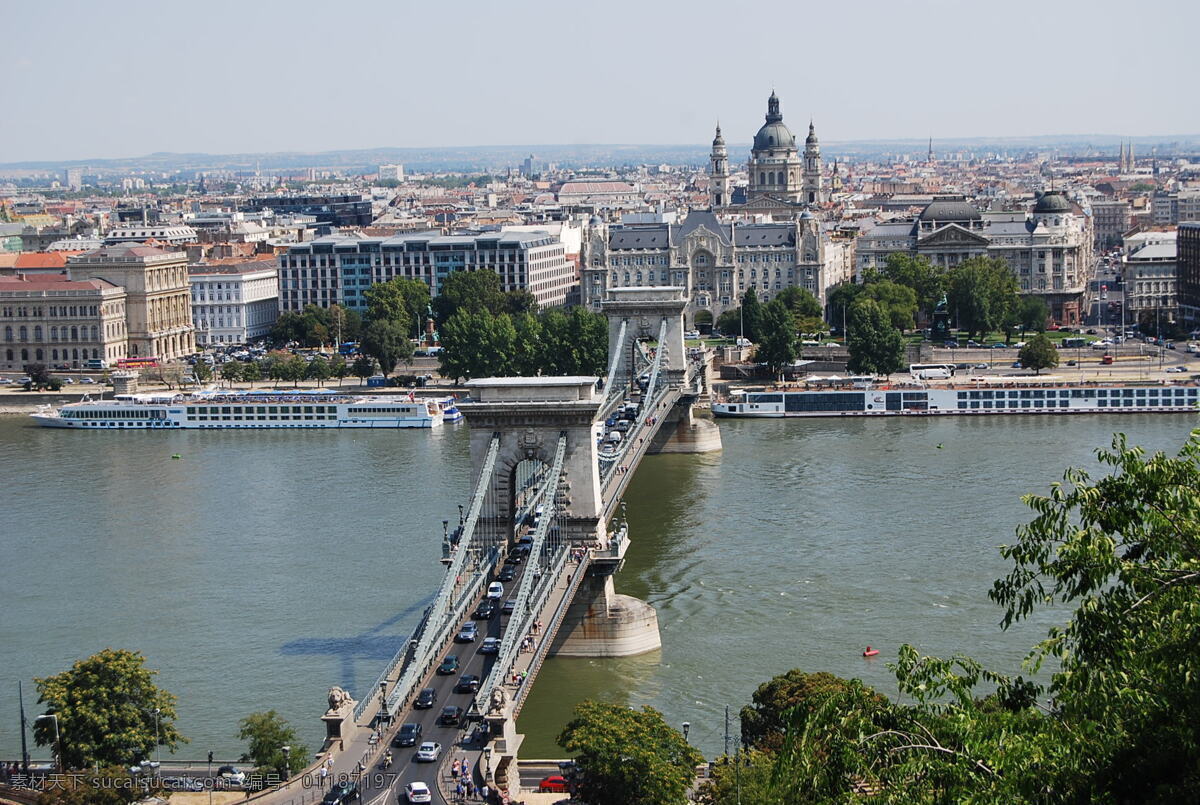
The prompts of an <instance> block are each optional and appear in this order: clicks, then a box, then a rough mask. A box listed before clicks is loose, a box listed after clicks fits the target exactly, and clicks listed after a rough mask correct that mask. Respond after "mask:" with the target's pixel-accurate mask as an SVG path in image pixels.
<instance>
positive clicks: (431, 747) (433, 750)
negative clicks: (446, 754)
mask: <svg viewBox="0 0 1200 805" xmlns="http://www.w3.org/2000/svg"><path fill="white" fill-rule="evenodd" d="M441 754H442V745H441V744H440V743H437V742H436V741H425V742H424V743H422V744H421V745H420V746H418V747H417V754H416V755H415V756H414V757H415V759H416V760H417V761H419V762H421V763H436V762H437V759H438V756H440V755H441Z"/></svg>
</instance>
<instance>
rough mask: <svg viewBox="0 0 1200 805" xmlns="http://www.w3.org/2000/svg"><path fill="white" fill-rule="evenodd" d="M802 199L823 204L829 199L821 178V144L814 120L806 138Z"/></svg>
mask: <svg viewBox="0 0 1200 805" xmlns="http://www.w3.org/2000/svg"><path fill="white" fill-rule="evenodd" d="M801 199H802V200H803V201H804V203H806V204H821V203H823V202H826V201H828V200H829V196H828V194H827V193H826V192H825V188H824V187H823V183H822V180H821V144H820V142H818V141H817V131H816V129H815V128H813V124H812V121H809V124H808V137H807V138H805V140H804V182H803V186H802V188H801Z"/></svg>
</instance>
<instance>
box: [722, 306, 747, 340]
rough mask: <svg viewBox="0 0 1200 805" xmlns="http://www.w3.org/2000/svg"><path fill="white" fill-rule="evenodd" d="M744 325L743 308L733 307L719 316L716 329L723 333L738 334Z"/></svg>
mask: <svg viewBox="0 0 1200 805" xmlns="http://www.w3.org/2000/svg"><path fill="white" fill-rule="evenodd" d="M741 327H742V308H741V307H740V306H739V307H731V308H729V309H728V310H726V311H725V312H724V313H722V314H721V315H720V316H717V324H716V329H717V332H719V333H721V334H722V335H738V334H740V333H741V331H742V330H741Z"/></svg>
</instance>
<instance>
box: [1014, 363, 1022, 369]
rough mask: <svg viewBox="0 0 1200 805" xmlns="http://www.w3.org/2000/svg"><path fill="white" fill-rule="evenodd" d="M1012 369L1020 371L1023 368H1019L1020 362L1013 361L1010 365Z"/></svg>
mask: <svg viewBox="0 0 1200 805" xmlns="http://www.w3.org/2000/svg"><path fill="white" fill-rule="evenodd" d="M1012 368H1014V369H1021V368H1023V367H1022V366H1021V362H1020V361H1013V363H1012Z"/></svg>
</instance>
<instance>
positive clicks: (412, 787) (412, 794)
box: [404, 780, 433, 802]
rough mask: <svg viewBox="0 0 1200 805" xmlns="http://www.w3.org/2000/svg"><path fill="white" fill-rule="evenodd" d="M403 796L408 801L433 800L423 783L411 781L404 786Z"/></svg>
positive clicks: (427, 787)
mask: <svg viewBox="0 0 1200 805" xmlns="http://www.w3.org/2000/svg"><path fill="white" fill-rule="evenodd" d="M404 796H405V797H407V798H408V801H409V802H433V794H432V793H430V791H429V786H427V785H425V783H422V782H417V781H415V780H414V781H413V782H411V783H409V784H408V785H406V786H404Z"/></svg>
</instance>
